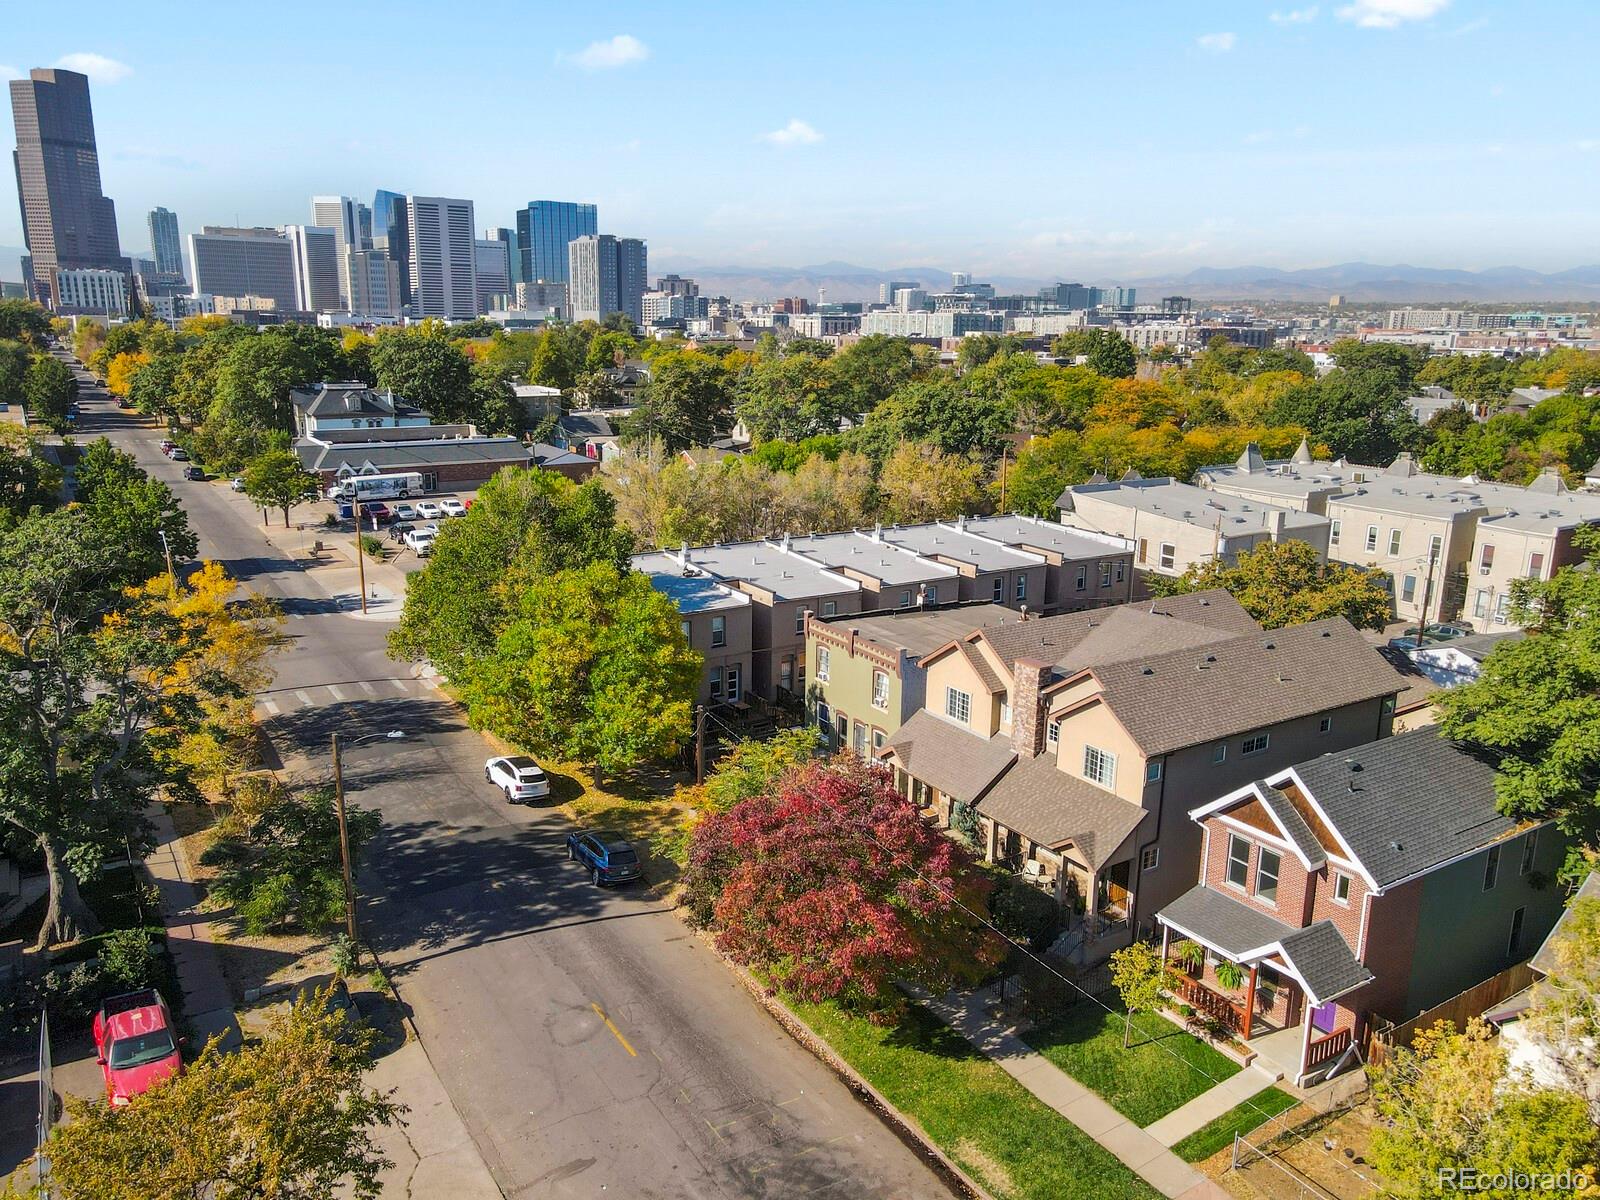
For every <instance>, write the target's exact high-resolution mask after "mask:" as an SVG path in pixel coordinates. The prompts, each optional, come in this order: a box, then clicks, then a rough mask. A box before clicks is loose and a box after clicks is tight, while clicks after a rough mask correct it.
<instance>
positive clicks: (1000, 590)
mask: <svg viewBox="0 0 1600 1200" xmlns="http://www.w3.org/2000/svg"><path fill="white" fill-rule="evenodd" d="M994 602H995V603H996V604H1004V603H1005V602H1006V577H1005V576H1004V575H996V576H995V577H994Z"/></svg>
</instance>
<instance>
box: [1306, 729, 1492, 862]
mask: <svg viewBox="0 0 1600 1200" xmlns="http://www.w3.org/2000/svg"><path fill="white" fill-rule="evenodd" d="M1292 769H1293V771H1294V773H1295V774H1296V775H1298V776H1299V777H1300V780H1301V782H1302V783H1304V784H1305V786H1306V790H1307V791H1308V792H1310V794H1311V798H1312V799H1313V800H1314V801H1315V802H1316V805H1317V807H1318V808H1320V809H1321V810H1322V811H1323V812H1324V813H1326V814H1327V817H1328V823H1329V824H1330V825H1332V826H1333V828H1334V831H1335V832H1337V833H1338V834H1339V836H1341V837H1342V838H1344V840H1345V841H1346V842H1347V843H1348V844H1349V846H1350V849H1351V852H1352V853H1354V854H1355V856H1356V859H1357V861H1359V862H1360V863H1361V865H1362V866H1363V867H1364V868H1366V870H1367V872H1368V874H1370V875H1371V876H1372V878H1373V880H1374V881H1375V882H1376V883H1377V885H1378V886H1379V887H1387V886H1389V885H1390V884H1392V883H1398V882H1399V881H1400V880H1402V879H1406V878H1408V877H1410V876H1412V875H1416V874H1417V873H1418V872H1421V871H1426V870H1429V869H1430V868H1433V867H1436V866H1439V865H1440V864H1441V863H1445V862H1448V861H1450V860H1451V859H1453V858H1457V857H1460V856H1461V855H1464V854H1470V853H1472V852H1473V851H1474V850H1479V849H1482V848H1484V847H1487V846H1489V845H1492V844H1493V843H1495V842H1499V841H1504V840H1505V839H1506V838H1508V837H1511V836H1512V835H1513V834H1515V833H1516V832H1517V831H1518V830H1519V828H1520V826H1519V825H1518V824H1517V822H1515V821H1513V820H1511V819H1510V818H1509V817H1506V816H1502V815H1501V813H1500V811H1499V809H1498V808H1497V807H1496V806H1495V792H1494V774H1495V772H1494V767H1493V766H1492V765H1491V764H1490V763H1488V762H1486V761H1485V760H1484V759H1481V758H1478V757H1477V756H1476V755H1474V754H1472V753H1471V752H1470V751H1468V750H1466V749H1463V748H1462V747H1461V746H1458V745H1457V744H1456V743H1454V742H1452V741H1450V740H1448V739H1447V738H1445V737H1443V736H1442V735H1441V734H1440V733H1439V731H1438V729H1437V728H1435V727H1433V726H1426V727H1424V728H1422V729H1416V730H1413V731H1411V732H1410V733H1402V734H1399V735H1398V736H1396V737H1391V738H1384V739H1382V740H1381V741H1376V742H1368V743H1367V744H1366V745H1364V746H1357V747H1355V748H1354V749H1351V750H1345V751H1341V752H1338V753H1334V754H1324V755H1323V756H1322V757H1321V758H1314V759H1312V760H1311V761H1310V762H1305V763H1300V764H1298V765H1296V766H1295V767H1294V768H1292Z"/></svg>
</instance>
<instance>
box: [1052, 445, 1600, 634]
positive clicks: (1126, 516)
mask: <svg viewBox="0 0 1600 1200" xmlns="http://www.w3.org/2000/svg"><path fill="white" fill-rule="evenodd" d="M1057 505H1058V507H1059V508H1060V510H1061V521H1062V523H1063V524H1066V525H1070V526H1072V527H1074V528H1078V529H1083V530H1089V531H1099V532H1104V533H1109V534H1115V535H1118V536H1121V537H1126V538H1129V539H1130V540H1132V541H1133V542H1134V544H1135V547H1136V553H1135V563H1136V566H1137V568H1138V570H1139V571H1141V572H1144V571H1151V572H1155V573H1157V574H1163V575H1180V574H1182V573H1183V572H1184V571H1185V570H1187V569H1188V567H1189V566H1190V565H1191V564H1193V563H1196V562H1204V561H1207V560H1209V559H1213V558H1216V559H1222V560H1224V561H1231V560H1232V559H1234V558H1235V557H1236V556H1237V555H1238V553H1239V552H1240V551H1241V550H1249V549H1253V548H1254V547H1256V546H1257V545H1260V544H1262V543H1264V542H1268V541H1273V542H1281V541H1286V540H1295V541H1303V542H1305V543H1307V544H1308V545H1311V546H1313V547H1315V548H1316V549H1317V551H1318V553H1319V554H1321V555H1323V556H1325V557H1326V558H1328V559H1331V560H1332V561H1334V562H1341V563H1347V564H1350V565H1353V566H1363V567H1376V568H1378V569H1379V570H1382V571H1384V572H1386V573H1388V574H1389V576H1390V577H1391V579H1392V580H1393V589H1394V598H1395V615H1396V617H1397V619H1400V620H1406V621H1415V620H1418V619H1424V620H1426V621H1430V622H1432V621H1461V622H1463V623H1466V624H1470V625H1471V626H1472V627H1473V628H1475V629H1477V630H1478V631H1480V632H1484V633H1489V632H1494V631H1497V630H1504V629H1507V628H1513V627H1514V625H1513V624H1512V623H1511V617H1510V613H1509V606H1510V602H1511V584H1512V581H1513V580H1515V579H1518V578H1531V579H1548V578H1549V577H1550V576H1551V574H1553V573H1554V572H1555V571H1556V570H1558V569H1559V568H1561V567H1563V566H1567V565H1570V564H1572V563H1575V562H1578V561H1580V560H1581V559H1582V557H1583V555H1582V554H1581V553H1580V552H1578V551H1576V550H1575V549H1574V548H1573V545H1572V534H1573V532H1574V530H1576V529H1578V528H1580V527H1582V526H1584V525H1589V524H1593V523H1596V522H1600V495H1594V494H1592V493H1587V492H1573V491H1569V490H1568V488H1567V486H1566V484H1565V483H1564V482H1563V480H1562V479H1561V476H1560V473H1559V472H1558V471H1557V470H1556V469H1555V468H1548V469H1546V470H1545V471H1544V472H1543V473H1541V474H1540V475H1539V477H1538V478H1537V479H1535V480H1534V481H1533V482H1532V483H1531V484H1529V485H1528V486H1526V487H1517V486H1514V485H1511V484H1504V483H1494V482H1492V481H1486V480H1481V479H1478V478H1477V477H1475V476H1471V475H1468V476H1466V477H1464V478H1460V479H1458V478H1455V477H1453V476H1447V475H1433V474H1429V473H1428V472H1425V471H1422V470H1421V469H1420V468H1418V466H1417V465H1416V463H1415V462H1414V461H1413V460H1412V458H1411V456H1410V455H1409V454H1402V455H1401V456H1400V457H1399V458H1397V459H1396V460H1395V461H1394V462H1393V463H1391V464H1390V465H1388V466H1387V467H1365V466H1359V465H1356V464H1354V463H1349V462H1345V461H1344V460H1342V459H1340V460H1337V461H1333V462H1324V461H1318V460H1316V459H1314V458H1313V457H1312V454H1311V451H1310V449H1309V448H1308V447H1307V446H1306V444H1305V443H1304V442H1302V443H1301V445H1300V448H1299V450H1297V451H1296V452H1295V454H1294V456H1293V457H1292V458H1288V459H1282V460H1266V459H1263V458H1262V456H1261V453H1260V451H1259V450H1258V449H1257V448H1256V447H1255V446H1253V445H1252V446H1250V447H1248V448H1247V449H1246V450H1245V452H1244V453H1243V454H1242V455H1240V457H1239V460H1238V461H1237V462H1235V463H1231V464H1226V465H1222V466H1214V467H1202V468H1201V469H1200V471H1199V472H1197V474H1196V476H1195V481H1194V483H1192V484H1190V483H1181V482H1178V481H1176V480H1173V479H1167V478H1161V479H1141V478H1138V477H1137V476H1136V475H1132V474H1130V475H1129V476H1127V477H1124V478H1123V479H1121V480H1118V481H1115V482H1107V481H1104V480H1092V481H1090V482H1089V483H1086V484H1081V485H1078V486H1076V487H1070V488H1068V489H1067V490H1066V491H1065V492H1063V493H1062V495H1061V497H1060V499H1059V500H1058V501H1057Z"/></svg>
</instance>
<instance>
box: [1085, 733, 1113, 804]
mask: <svg viewBox="0 0 1600 1200" xmlns="http://www.w3.org/2000/svg"><path fill="white" fill-rule="evenodd" d="M1090 755H1097V756H1098V757H1099V761H1100V762H1101V764H1102V765H1103V767H1104V774H1105V778H1104V779H1100V778H1099V777H1098V776H1096V775H1094V774H1091V773H1090V769H1089V761H1090ZM1083 777H1084V778H1085V779H1087V780H1088V781H1089V782H1090V783H1093V784H1097V785H1099V786H1100V787H1103V788H1105V789H1106V791H1108V792H1109V791H1112V790H1113V789H1115V788H1116V786H1117V756H1116V755H1115V754H1113V753H1111V751H1109V750H1102V749H1100V747H1099V746H1091V745H1088V744H1087V743H1085V745H1084V747H1083Z"/></svg>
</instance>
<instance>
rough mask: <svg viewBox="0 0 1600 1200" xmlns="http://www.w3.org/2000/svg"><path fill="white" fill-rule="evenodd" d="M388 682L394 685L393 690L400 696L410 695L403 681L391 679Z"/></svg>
mask: <svg viewBox="0 0 1600 1200" xmlns="http://www.w3.org/2000/svg"><path fill="white" fill-rule="evenodd" d="M389 682H390V683H392V684H394V690H395V691H397V692H399V693H400V694H401V695H402V696H404V695H409V694H410V692H409V689H408V688H407V687H406V685H405V680H403V679H391V680H389Z"/></svg>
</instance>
